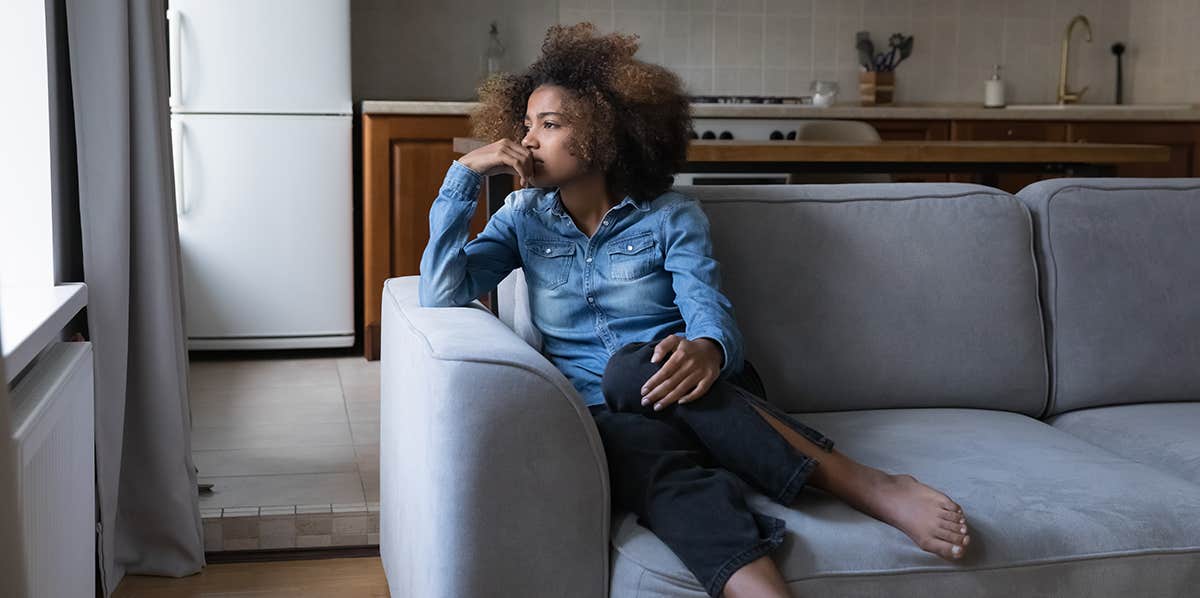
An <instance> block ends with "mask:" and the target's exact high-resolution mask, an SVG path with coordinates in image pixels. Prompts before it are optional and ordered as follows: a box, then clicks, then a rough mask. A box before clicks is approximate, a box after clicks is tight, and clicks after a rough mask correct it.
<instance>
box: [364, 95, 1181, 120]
mask: <svg viewBox="0 0 1200 598" xmlns="http://www.w3.org/2000/svg"><path fill="white" fill-rule="evenodd" d="M360 105H361V108H362V112H363V114H408V115H464V116H465V115H467V114H468V113H469V112H470V110H471V108H473V107H474V106H475V102H440V101H421V100H416V101H389V100H363V101H362V102H360ZM1037 106H1039V107H1021V106H1020V105H1015V107H1014V106H1010V107H1007V108H984V107H983V106H982V105H980V104H900V105H895V106H859V105H857V104H852V103H848V104H837V105H834V106H830V107H828V108H818V107H814V106H811V105H798V104H692V116H693V117H694V118H858V119H896V120H921V119H926V120H951V119H970V120H1050V121H1063V120H1094V121H1159V122H1161V121H1180V122H1200V106H1198V105H1197V104H1191V105H1187V104H1164V105H1161V106H1156V105H1154V104H1134V105H1131V106H1117V105H1112V104H1072V105H1070V106H1066V107H1059V106H1050V105H1046V104H1039V105H1037ZM1183 106H1188V107H1186V108H1185V107H1183Z"/></svg>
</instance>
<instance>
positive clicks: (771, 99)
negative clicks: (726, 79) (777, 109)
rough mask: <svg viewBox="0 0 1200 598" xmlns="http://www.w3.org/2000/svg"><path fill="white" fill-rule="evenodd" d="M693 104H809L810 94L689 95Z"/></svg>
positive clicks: (810, 101) (810, 100)
mask: <svg viewBox="0 0 1200 598" xmlns="http://www.w3.org/2000/svg"><path fill="white" fill-rule="evenodd" d="M688 99H689V100H690V101H691V103H693V104H811V103H812V96H690V97H689V98H688Z"/></svg>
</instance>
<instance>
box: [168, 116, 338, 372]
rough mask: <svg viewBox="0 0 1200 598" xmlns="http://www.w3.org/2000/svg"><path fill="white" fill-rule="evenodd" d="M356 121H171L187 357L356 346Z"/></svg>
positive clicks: (282, 118) (327, 118)
mask: <svg viewBox="0 0 1200 598" xmlns="http://www.w3.org/2000/svg"><path fill="white" fill-rule="evenodd" d="M351 118H352V117H349V116H300V115H285V116H263V115H248V116H247V115H202V114H189V115H175V116H172V117H171V119H172V123H171V124H172V130H173V133H174V134H175V135H176V144H175V146H176V147H177V150H176V155H175V160H177V161H178V162H179V163H178V165H177V166H178V168H177V169H176V172H177V173H178V174H179V175H182V179H183V180H182V184H180V185H178V186H177V191H176V197H175V201H176V207H177V210H178V213H179V216H178V218H179V241H180V251H181V254H182V259H183V278H184V280H183V283H184V315H185V331H186V333H187V335H188V343H189V346H190V347H191V348H193V349H232V348H285V347H293V348H299V347H331V346H351V345H353V344H354V307H353V295H354V290H353V284H354V282H353V281H354V273H353V261H354V254H353V251H354V250H353V228H352V224H351V217H352V211H353V205H352V200H351V197H352V190H351V189H352V188H351V185H352V183H351V164H350V159H351V140H350V134H351Z"/></svg>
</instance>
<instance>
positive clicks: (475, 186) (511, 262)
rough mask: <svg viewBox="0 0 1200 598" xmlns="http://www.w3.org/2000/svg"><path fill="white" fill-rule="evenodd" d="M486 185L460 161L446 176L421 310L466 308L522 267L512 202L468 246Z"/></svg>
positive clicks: (432, 223) (425, 260)
mask: <svg viewBox="0 0 1200 598" xmlns="http://www.w3.org/2000/svg"><path fill="white" fill-rule="evenodd" d="M482 181H483V175H481V174H479V173H478V172H475V171H474V170H471V169H470V168H468V167H466V166H464V165H463V164H462V163H460V162H458V161H457V160H456V161H454V162H452V163H451V164H450V169H449V170H447V171H446V178H445V180H443V181H442V187H441V189H440V190H439V191H438V196H437V198H436V199H434V200H433V205H432V206H431V207H430V208H429V244H428V245H426V246H425V252H424V253H423V254H422V255H421V280H420V287H419V297H418V298H419V300H420V303H421V306H422V307H459V306H463V305H467V304H468V303H470V302H472V301H474V300H475V299H476V298H478V297H479V296H480V295H483V294H484V293H487V292H489V291H491V290H492V289H494V288H496V285H497V284H499V283H500V281H501V280H503V279H504V277H505V276H508V273H509V272H512V271H513V270H514V269H516V268H518V267H520V266H521V254H520V251H519V249H518V246H517V235H516V230H515V228H514V226H513V222H512V208H511V206H510V205H509V204H508V202H505V205H504V206H501V208H500V209H499V210H496V213H495V214H493V215H492V217H491V218H489V219H488V221H487V225H486V226H484V229H483V232H481V233H479V235H478V236H476V237H475V238H474V239H471V241H470V242H467V235H468V234H469V227H470V224H471V217H472V216H474V215H475V210H476V208H477V207H478V203H479V200H478V197H479V186H480V184H481V183H482Z"/></svg>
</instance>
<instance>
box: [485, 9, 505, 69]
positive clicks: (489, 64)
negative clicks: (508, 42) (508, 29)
mask: <svg viewBox="0 0 1200 598" xmlns="http://www.w3.org/2000/svg"><path fill="white" fill-rule="evenodd" d="M483 57H484V63H485V64H486V68H487V76H488V77H491V76H492V75H495V74H496V73H499V72H500V71H502V70H503V68H504V66H503V62H504V44H502V43H500V33H499V29H498V28H497V27H496V22H495V21H492V30H491V31H490V32H489V33H488V46H487V51H486V52H484V54H483Z"/></svg>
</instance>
